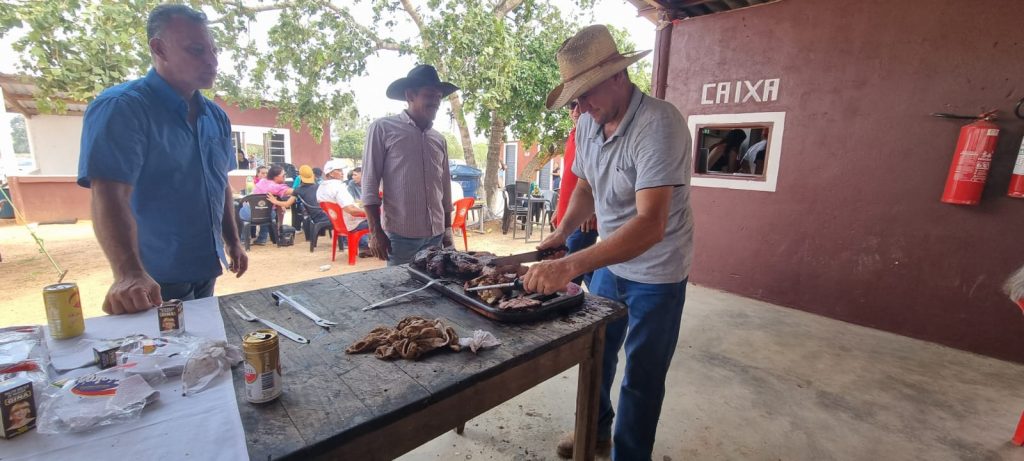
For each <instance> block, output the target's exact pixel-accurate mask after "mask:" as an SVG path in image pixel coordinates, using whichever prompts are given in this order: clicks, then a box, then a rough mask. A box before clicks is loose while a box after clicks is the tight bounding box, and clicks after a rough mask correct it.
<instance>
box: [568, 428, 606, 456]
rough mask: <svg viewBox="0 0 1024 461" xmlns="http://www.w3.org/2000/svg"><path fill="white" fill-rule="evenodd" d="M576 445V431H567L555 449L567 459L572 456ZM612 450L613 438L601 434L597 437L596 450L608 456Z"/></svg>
mask: <svg viewBox="0 0 1024 461" xmlns="http://www.w3.org/2000/svg"><path fill="white" fill-rule="evenodd" d="M575 445H576V433H575V432H567V433H565V435H563V436H562V440H560V441H558V448H557V449H556V450H555V451H556V452H558V456H561V457H563V458H566V459H571V458H572V451H573V448H574V447H575ZM611 451H612V439H611V438H607V439H602V438H601V437H600V436H598V438H597V449H596V450H595V452H596V453H597V454H598V455H600V456H608V455H609V454H611Z"/></svg>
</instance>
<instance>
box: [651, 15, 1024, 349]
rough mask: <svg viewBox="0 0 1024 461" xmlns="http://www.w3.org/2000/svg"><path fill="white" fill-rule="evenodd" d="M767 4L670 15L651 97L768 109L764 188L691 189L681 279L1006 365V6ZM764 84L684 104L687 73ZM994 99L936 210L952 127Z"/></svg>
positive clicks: (1012, 239)
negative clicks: (691, 236)
mask: <svg viewBox="0 0 1024 461" xmlns="http://www.w3.org/2000/svg"><path fill="white" fill-rule="evenodd" d="M983 3H984V5H982V4H977V5H975V4H973V3H972V4H971V5H970V6H967V5H965V4H964V2H962V1H957V0H929V1H918V2H893V1H888V0H864V1H857V2H851V1H840V0H784V1H781V2H778V3H774V4H769V5H764V6H759V7H754V8H748V9H743V10H738V11H734V12H729V13H723V14H716V15H712V16H706V17H699V18H694V19H689V20H684V21H679V22H677V24H676V25H675V26H674V29H673V32H672V36H671V38H672V40H671V48H670V53H669V59H670V60H669V63H668V65H669V69H668V78H667V88H666V99H667V100H669V101H671V102H672V103H674V104H675V105H676V106H677V107H679V108H680V110H681V111H682V112H683V114H685V115H688V114H714V113H742V112H762V111H785V112H786V113H787V114H786V129H785V137H784V139H783V142H782V157H781V166H780V172H779V182H778V188H777V191H776V192H753V191H738V190H727V189H714V188H702V187H695V188H694V190H693V196H692V198H693V207H694V210H695V213H696V220H697V233H696V252H697V253H696V260H695V263H694V265H693V273H692V275H691V281H693V282H695V283H699V284H702V285H708V286H712V287H716V288H721V289H724V290H728V291H731V292H735V293H739V294H742V295H746V296H751V297H754V298H758V299H763V300H766V301H771V302H774V303H778V304H782V305H785V306H791V307H795V308H797V309H801V310H805V311H809V312H813V313H817V314H821V315H825V316H828V317H832V318H836V319H841V320H845V321H849V322H853V323H857V324H861V325H866V326H870V327H875V328H879V329H883V330H889V331H892V332H896V333H899V334H903V335H907V336H911V337H915V338H921V339H925V340H929V341H935V342H938V343H942V344H946V345H949V346H953V347H956V348H960V349H966V350H970V351H975V352H978V353H982V354H987V355H992V356H996V357H1000V358H1005V359H1011V360H1015V361H1020V362H1024V317H1022V316H1021V313H1020V310H1019V309H1018V308H1017V307H1016V306H1015V305H1013V304H1011V303H1010V302H1009V301H1008V300H1007V299H1006V296H1004V295H1003V294H1002V293H1001V292H1000V286H1001V284H1002V282H1003V280H1005V278H1006V277H1007V276H1008V275H1009V273H1010V272H1011V271H1013V270H1014V269H1016V268H1017V267H1018V266H1020V265H1021V264H1022V263H1024V244H1022V241H1021V237H1020V235H1021V233H1022V232H1024V231H1022V229H1024V200H1019V199H1011V198H1007V197H1005V193H1006V187H1007V184H1008V182H1009V177H1010V172H1011V170H1012V166H1013V161H1014V158H1015V157H1016V152H1017V148H1018V146H1019V145H1020V142H1021V137H1022V135H1024V121H1021V120H1017V119H1015V118H1013V117H1012V115H1009V112H1008V111H1012V109H1013V106H1014V104H1015V103H1016V102H1017V101H1018V100H1019V99H1020V98H1021V97H1024V38H1022V35H1021V28H1020V24H1021V18H1024V2H1022V1H1020V0H988V1H986V2H983ZM762 78H781V79H782V82H781V87H780V91H779V99H778V101H776V102H771V103H747V104H724V105H715V106H707V105H701V104H700V92H701V86H702V85H703V84H704V83H710V82H720V81H730V80H731V81H736V80H758V79H762ZM987 109H1000V110H1002V111H1003V113H1002V115H1003V118H1002V119H1001V120H1000V121H999V122H998V124H999V125H1000V126H1001V127H1002V129H1003V131H1002V134H1001V137H1000V140H999V145H998V150H997V151H996V154H995V158H994V161H993V164H992V169H991V174H990V177H989V181H988V185H987V186H986V188H985V193H984V197H983V201H982V203H981V205H980V206H977V207H960V206H953V205H946V204H942V203H940V202H939V200H938V199H939V196H940V194H941V193H942V188H943V183H944V180H945V178H946V174H947V171H948V169H949V164H950V159H951V156H952V151H953V148H954V146H955V144H956V139H957V136H958V131H959V126H960V125H962V124H963V123H965V122H960V121H949V120H942V119H937V118H933V117H930V116H929V115H928V114H929V113H931V112H957V113H966V114H977V113H980V112H982V111H983V110H987Z"/></svg>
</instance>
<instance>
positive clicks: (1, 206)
mask: <svg viewBox="0 0 1024 461" xmlns="http://www.w3.org/2000/svg"><path fill="white" fill-rule="evenodd" d="M4 194H7V195H6V196H7V197H10V196H11V190H10V189H8V188H6V187H5V188H4ZM0 219H14V207H12V206H11V204H10V203H9V202H8V201H7V199H5V198H4V195H2V194H0Z"/></svg>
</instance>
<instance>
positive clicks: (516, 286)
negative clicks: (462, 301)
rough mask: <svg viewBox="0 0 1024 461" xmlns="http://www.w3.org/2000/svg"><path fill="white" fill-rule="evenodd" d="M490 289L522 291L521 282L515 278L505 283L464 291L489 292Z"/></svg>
mask: <svg viewBox="0 0 1024 461" xmlns="http://www.w3.org/2000/svg"><path fill="white" fill-rule="evenodd" d="M492 288H511V289H513V290H519V291H523V281H522V280H521V279H520V278H519V277H516V278H515V280H513V281H511V282H505V283H497V284H494V285H480V286H476V287H472V288H466V291H483V290H490V289H492Z"/></svg>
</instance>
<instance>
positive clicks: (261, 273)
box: [0, 220, 537, 326]
mask: <svg viewBox="0 0 1024 461" xmlns="http://www.w3.org/2000/svg"><path fill="white" fill-rule="evenodd" d="M485 229H486V233H485V234H478V233H476V232H474V231H472V230H470V232H469V249H470V250H486V251H491V252H493V253H495V254H499V255H505V254H513V253H520V252H524V251H529V250H531V249H533V248H534V246H536V244H537V243H536V241H534V242H531V243H525V242H524V241H523V239H522V232H520V233H519V237H520V238H518V239H515V240H513V239H512V234H511V233H509V234H508V235H502V234H501V227H500V221H492V222H489V223H487V225H486V226H485ZM535 230H536V229H535ZM36 234H37V235H38V236H39V237H40V238H41V239H42V240H43V242H44V245H45V247H46V249H47V250H48V251H49V253H50V255H51V256H52V257H53V259H54V260H55V261H56V262H57V263H58V264H60V265H61V266H62V267H63V268H64V269H67V270H68V275H67V277H65V280H66V281H73V282H75V283H77V284H78V289H79V291H80V293H81V296H82V309H83V310H84V313H85V316H86V317H95V316H99V315H104V314H103V310H102V303H103V297H104V295H105V294H106V292H107V289H108V288H110V284H111V282H112V281H113V276H112V275H111V272H110V265H109V264H108V263H107V260H106V258H105V257H104V256H103V252H102V250H101V249H100V247H99V244H98V243H97V242H96V237H95V236H94V234H93V231H92V222H91V221H80V222H78V223H76V224H54V225H44V226H38V227H37V228H36ZM536 238H537V234H536V233H534V235H533V239H534V240H536ZM455 240H456V242H457V243H458V247H459V248H462V237H461V236H459V235H456V236H455ZM0 257H2V258H3V261H2V262H0V326H8V325H15V324H17V325H23V324H45V323H46V314H45V312H44V310H43V297H42V289H43V287H44V286H46V285H49V284H52V283H55V282H56V281H57V275H56V274H57V271H56V270H55V269H54V268H53V266H52V265H51V264H50V262H49V260H48V259H47V258H46V256H45V255H44V254H42V253H41V252H40V251H39V249H38V247H37V246H36V244H35V242H34V241H33V240H32V236H31V235H30V234H29V231H28V230H27V229H26V228H25V227H24V226H21V225H17V224H15V223H14V221H13V220H0ZM326 264H330V265H331V267H330V269H328V270H326V271H323V272H322V271H320V267H321V266H324V265H326ZM381 267H384V262H383V261H379V260H377V259H372V258H362V259H357V260H356V264H355V265H354V266H349V265H348V264H347V255H346V254H345V253H341V252H339V254H338V260H337V261H335V262H334V263H332V262H331V241H330V239H329V238H324V237H321V238H320V240H319V241H318V242H317V248H316V250H314V252H313V253H310V252H309V243H307V242H306V241H305V240H304V239H303V237H302V235H301V233H300V234H298V235H296V241H295V245H293V246H290V247H281V248H279V247H276V246H273V245H267V246H262V247H261V246H253V247H252V249H251V250H250V251H249V271H248V272H246V273H245V275H244V276H242V277H241V278H235V277H234V276H233V275H232V274H225V275H223V276H221V277H220V278H219V279H217V288H216V294H217V295H225V294H231V293H237V292H240V291H248V290H255V289H259V288H265V287H270V286H275V285H281V284H285V283H292V282H298V281H302V280H309V279H313V278H317V277H324V276H329V275H337V274H345V273H349V272H360V271H365V270H370V269H377V268H381Z"/></svg>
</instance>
